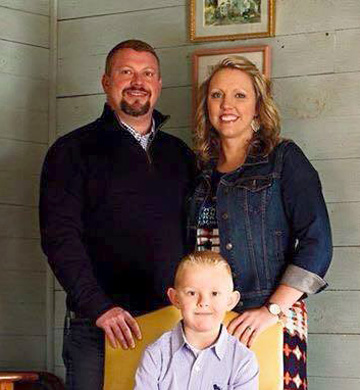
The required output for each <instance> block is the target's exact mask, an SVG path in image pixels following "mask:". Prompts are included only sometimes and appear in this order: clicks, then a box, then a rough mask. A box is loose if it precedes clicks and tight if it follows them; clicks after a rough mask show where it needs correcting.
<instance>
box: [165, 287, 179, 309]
mask: <svg viewBox="0 0 360 390" xmlns="http://www.w3.org/2000/svg"><path fill="white" fill-rule="evenodd" d="M167 296H168V297H169V300H170V302H171V304H172V305H174V306H175V307H177V308H178V309H180V303H179V299H178V294H177V291H176V289H175V288H172V287H170V288H168V290H167Z"/></svg>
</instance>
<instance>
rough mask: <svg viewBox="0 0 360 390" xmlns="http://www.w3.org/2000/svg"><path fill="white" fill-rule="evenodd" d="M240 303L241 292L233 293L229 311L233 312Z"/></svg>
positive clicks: (230, 298)
mask: <svg viewBox="0 0 360 390" xmlns="http://www.w3.org/2000/svg"><path fill="white" fill-rule="evenodd" d="M239 301H240V293H239V291H233V292H232V293H231V295H230V297H229V302H228V311H231V310H232V309H233V308H234V307H235V306H236V305H237V304H238V303H239Z"/></svg>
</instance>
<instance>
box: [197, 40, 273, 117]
mask: <svg viewBox="0 0 360 390" xmlns="http://www.w3.org/2000/svg"><path fill="white" fill-rule="evenodd" d="M231 55H239V56H243V57H246V58H247V59H248V60H249V61H251V62H253V63H254V64H255V65H256V66H257V67H258V69H261V70H262V73H263V74H264V75H265V76H266V77H267V78H270V71H271V68H270V67H271V54H270V46H268V45H259V46H235V47H228V48H222V49H202V50H196V51H194V53H193V54H192V78H193V83H192V88H193V90H192V92H193V118H194V117H195V110H196V96H197V93H198V88H199V86H200V85H201V83H202V82H203V81H204V80H205V79H206V78H207V77H208V76H209V74H210V73H211V71H212V69H213V67H214V66H215V65H216V64H217V63H219V62H220V61H221V60H223V59H224V58H226V57H228V56H231Z"/></svg>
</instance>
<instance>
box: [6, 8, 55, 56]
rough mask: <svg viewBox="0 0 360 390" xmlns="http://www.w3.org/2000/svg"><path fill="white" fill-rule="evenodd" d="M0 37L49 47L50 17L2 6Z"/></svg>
mask: <svg viewBox="0 0 360 390" xmlns="http://www.w3.org/2000/svg"><path fill="white" fill-rule="evenodd" d="M0 10H1V12H0V26H1V30H0V39H5V40H7V41H14V42H21V43H28V44H31V45H36V46H41V47H47V48H48V47H49V17H48V16H44V15H36V14H31V13H27V12H22V11H18V10H13V9H9V8H5V7H1V8H0Z"/></svg>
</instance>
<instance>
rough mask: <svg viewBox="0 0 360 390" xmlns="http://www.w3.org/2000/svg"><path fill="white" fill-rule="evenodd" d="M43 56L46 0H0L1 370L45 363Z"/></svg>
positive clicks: (45, 54)
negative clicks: (40, 211) (39, 205)
mask: <svg viewBox="0 0 360 390" xmlns="http://www.w3.org/2000/svg"><path fill="white" fill-rule="evenodd" d="M48 60H49V0H32V1H28V0H0V118H1V126H0V251H1V255H0V318H1V320H0V370H5V369H18V370H21V369H22V370H31V369H37V370H44V369H45V367H46V307H45V306H46V305H45V298H46V288H45V283H46V275H45V272H46V270H45V264H46V263H45V260H44V258H43V255H42V253H41V250H40V245H39V231H38V221H37V220H38V218H37V203H38V185H39V173H40V169H41V163H42V159H43V158H44V154H45V152H46V150H47V145H48V74H49V69H48Z"/></svg>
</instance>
